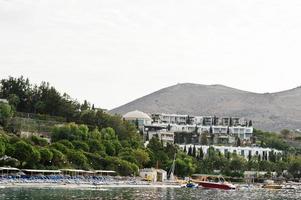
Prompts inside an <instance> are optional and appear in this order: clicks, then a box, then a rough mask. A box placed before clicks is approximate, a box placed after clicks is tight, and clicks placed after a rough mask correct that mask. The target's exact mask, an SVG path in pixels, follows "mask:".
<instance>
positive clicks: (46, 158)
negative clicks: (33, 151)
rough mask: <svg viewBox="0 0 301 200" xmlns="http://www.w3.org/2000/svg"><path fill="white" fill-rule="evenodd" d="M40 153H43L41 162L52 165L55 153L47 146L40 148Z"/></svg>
mask: <svg viewBox="0 0 301 200" xmlns="http://www.w3.org/2000/svg"><path fill="white" fill-rule="evenodd" d="M40 155H41V160H40V162H41V163H42V164H43V165H50V164H51V161H52V158H53V153H52V152H51V151H50V150H49V149H47V148H41V149H40Z"/></svg>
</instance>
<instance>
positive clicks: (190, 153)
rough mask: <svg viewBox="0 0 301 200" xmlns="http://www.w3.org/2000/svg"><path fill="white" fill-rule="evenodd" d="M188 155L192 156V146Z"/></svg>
mask: <svg viewBox="0 0 301 200" xmlns="http://www.w3.org/2000/svg"><path fill="white" fill-rule="evenodd" d="M188 155H189V156H192V147H191V146H189V148H188Z"/></svg>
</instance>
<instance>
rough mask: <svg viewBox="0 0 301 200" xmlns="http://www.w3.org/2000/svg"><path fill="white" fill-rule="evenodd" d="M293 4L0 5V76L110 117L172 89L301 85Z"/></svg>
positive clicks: (38, 0) (3, 1)
mask: <svg viewBox="0 0 301 200" xmlns="http://www.w3.org/2000/svg"><path fill="white" fill-rule="evenodd" d="M300 11H301V1H300V0H290V1H285V0H281V1H280V0H260V1H259V0H227V1H225V0H219V1H218V0H191V1H189V0H181V1H180V0H0V78H6V77H8V76H9V75H10V76H20V75H24V76H25V77H29V78H30V80H31V81H32V82H34V83H40V82H41V81H43V80H45V81H48V82H50V83H51V84H52V85H54V86H55V87H56V88H57V89H58V90H59V91H61V92H67V93H68V94H70V95H71V96H72V97H74V98H77V99H78V100H80V101H82V100H84V99H88V100H89V101H90V102H93V103H95V104H96V105H97V106H98V107H102V108H108V109H111V108H113V107H116V106H119V105H121V104H124V103H127V102H128V101H130V100H134V99H136V98H138V97H141V96H143V95H146V94H148V93H150V92H153V91H155V90H158V89H161V88H162V87H167V86H170V85H173V84H176V83H183V82H192V83H200V84H224V85H227V86H231V87H235V88H239V89H243V90H249V91H253V92H274V91H280V90H285V89H290V88H293V87H296V86H299V85H301V81H300V80H301V55H300V54H301V12H300Z"/></svg>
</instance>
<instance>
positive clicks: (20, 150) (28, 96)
mask: <svg viewBox="0 0 301 200" xmlns="http://www.w3.org/2000/svg"><path fill="white" fill-rule="evenodd" d="M0 98H5V99H8V101H9V104H7V103H5V102H0V126H1V129H0V156H1V159H0V166H4V165H5V166H13V167H19V168H37V169H58V168H77V169H110V170H116V171H117V172H118V173H119V174H120V175H137V173H138V169H139V168H144V167H159V168H162V169H165V170H167V171H168V170H169V169H170V166H171V164H172V162H173V158H174V155H175V154H176V169H175V173H176V175H178V176H182V177H184V176H188V175H191V174H193V173H213V170H215V169H218V170H221V173H223V174H225V175H230V176H242V172H243V171H244V170H266V171H269V172H271V171H277V172H282V171H283V170H285V169H288V171H289V174H288V175H287V176H288V177H295V178H300V176H301V174H300V168H301V158H300V155H299V154H300V149H298V148H294V147H291V146H289V144H288V143H287V142H286V140H284V137H286V136H287V135H286V134H285V133H284V134H283V136H281V135H277V134H274V133H268V132H262V131H256V132H255V135H256V138H257V142H258V144H259V145H261V146H263V147H273V148H278V149H281V150H283V151H284V154H283V156H281V157H279V156H276V155H270V156H271V157H272V158H273V159H271V160H270V161H267V160H266V159H265V158H260V157H250V158H249V159H248V160H245V159H243V158H242V157H240V156H239V155H236V154H227V155H223V154H221V153H220V152H218V151H215V150H214V149H212V148H211V149H210V151H209V153H208V154H207V155H205V153H204V152H201V151H199V152H197V151H196V150H195V148H190V149H186V152H184V151H181V150H180V149H179V147H178V146H176V145H172V144H168V145H167V146H163V144H162V142H161V141H159V139H158V138H156V137H154V138H153V139H152V140H151V141H150V142H149V145H148V146H147V147H144V145H143V144H142V138H141V135H140V133H139V132H138V131H137V129H136V127H135V125H133V124H130V123H128V122H126V121H124V120H122V118H121V117H120V116H118V115H110V114H107V113H105V112H103V110H101V109H96V108H94V106H93V104H92V106H91V104H90V103H88V102H87V101H85V102H84V103H82V104H81V103H79V102H77V101H76V100H73V99H71V98H70V97H69V96H68V95H67V94H63V95H61V94H60V93H59V92H58V91H57V90H56V89H55V88H54V87H51V86H50V85H49V84H48V83H42V84H41V85H40V86H37V85H32V84H30V82H29V80H28V79H24V78H23V77H20V78H12V77H10V78H9V79H3V80H1V87H0ZM51 99H52V100H53V101H54V102H55V103H53V102H52V101H51ZM63 107H64V108H63ZM24 119H27V120H29V121H31V122H32V123H30V124H29V125H28V126H33V128H32V129H30V127H26V129H27V130H30V131H32V132H37V133H39V131H40V130H39V129H34V127H35V126H36V125H35V124H36V123H34V122H35V121H36V120H38V121H36V122H39V123H41V124H42V123H45V124H47V125H48V127H47V130H48V131H49V137H50V138H49V139H50V142H49V140H46V139H45V138H42V137H40V136H38V135H34V134H33V135H31V136H30V137H26V138H21V137H19V132H20V131H22V127H17V126H18V124H20V123H19V121H20V120H24ZM29 121H26V122H29Z"/></svg>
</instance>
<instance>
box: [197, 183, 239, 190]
mask: <svg viewBox="0 0 301 200" xmlns="http://www.w3.org/2000/svg"><path fill="white" fill-rule="evenodd" d="M198 184H199V186H202V187H203V188H207V189H221V190H235V189H236V187H235V186H234V185H231V184H226V183H212V182H205V181H201V182H198Z"/></svg>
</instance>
